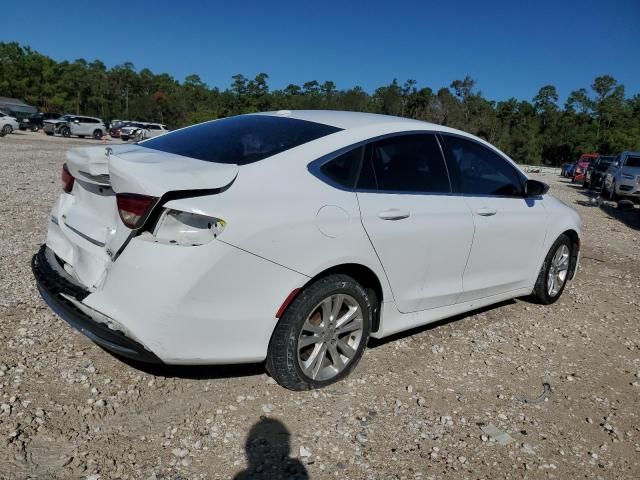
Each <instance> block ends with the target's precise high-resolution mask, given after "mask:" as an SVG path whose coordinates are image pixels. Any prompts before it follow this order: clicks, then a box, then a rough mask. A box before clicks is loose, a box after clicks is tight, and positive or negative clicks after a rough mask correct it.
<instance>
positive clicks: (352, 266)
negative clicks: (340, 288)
mask: <svg viewBox="0 0 640 480" xmlns="http://www.w3.org/2000/svg"><path fill="white" fill-rule="evenodd" d="M337 273H341V274H344V275H348V276H350V277H351V278H353V279H354V280H356V281H357V282H358V283H359V284H360V285H362V287H363V288H364V289H365V290H366V291H367V294H368V295H369V296H370V297H371V295H372V294H373V296H374V298H373V299H372V301H373V303H374V305H373V312H372V316H373V318H372V325H371V331H372V332H377V331H378V330H379V328H380V310H381V308H380V306H381V305H382V302H383V301H384V289H383V287H382V283H381V281H380V278H379V277H378V275H377V274H376V273H375V272H374V271H373V270H372V269H371V268H369V267H367V266H366V265H363V264H360V263H343V264H338V265H334V266H332V267H328V268H325V269H324V270H322V271H321V272H319V273H317V274H315V275H314V276H313V277H311V278H310V279H309V280H308V281H307V282H306V283H305V284H304V285H303V286H302V287H300V288H299V289H298V290H297V291H295V294H294V295H290V296H289V297H288V298H287V299H286V300H285V303H284V304H283V307H284V308H282V307H281V311H282V313H284V312H285V311H286V309H287V308H288V307H289V305H290V304H291V303H292V302H293V300H295V298H296V297H297V296H298V295H299V294H300V292H302V291H303V290H304V289H305V288H306V287H308V286H309V285H311V284H312V283H314V282H316V281H317V280H319V279H320V278H323V277H326V276H328V275H332V274H337Z"/></svg>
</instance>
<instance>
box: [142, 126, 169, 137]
mask: <svg viewBox="0 0 640 480" xmlns="http://www.w3.org/2000/svg"><path fill="white" fill-rule="evenodd" d="M168 131H169V130H168V129H167V126H166V125H163V124H162V123H149V124H147V128H146V129H145V130H144V131H143V135H144V137H143V138H141V139H140V140H144V139H145V138H153V137H157V136H159V135H164V134H165V133H167V132H168Z"/></svg>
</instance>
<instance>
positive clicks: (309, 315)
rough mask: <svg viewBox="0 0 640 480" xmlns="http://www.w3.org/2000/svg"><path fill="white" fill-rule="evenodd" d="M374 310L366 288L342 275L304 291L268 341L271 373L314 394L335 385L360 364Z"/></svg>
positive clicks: (287, 384) (292, 386) (281, 381)
mask: <svg viewBox="0 0 640 480" xmlns="http://www.w3.org/2000/svg"><path fill="white" fill-rule="evenodd" d="M373 309H374V306H372V305H371V299H370V297H369V296H368V295H367V293H366V291H365V289H364V288H363V287H362V285H360V284H359V283H358V282H357V281H355V280H354V279H353V278H351V277H349V276H347V275H343V274H333V275H328V276H326V277H324V278H321V279H319V280H317V281H316V282H314V283H312V284H311V285H309V286H307V287H305V289H304V290H302V291H301V292H300V293H299V294H298V296H297V297H296V298H295V299H294V300H293V302H292V303H291V305H289V307H288V308H287V310H286V311H285V313H284V315H283V316H282V318H281V319H280V321H279V322H278V324H277V325H276V328H275V330H274V332H273V334H272V336H271V341H270V342H269V350H268V354H267V370H268V371H269V373H270V374H271V375H272V376H273V378H274V379H275V380H276V381H277V382H278V383H279V384H280V385H282V386H283V387H286V388H288V389H290V390H311V389H315V388H322V387H325V386H327V385H330V384H332V383H335V382H337V381H339V380H341V379H342V378H344V377H346V376H347V375H349V373H350V372H351V371H352V370H353V369H354V368H355V366H356V365H357V364H358V362H359V361H360V359H361V358H362V355H363V353H364V349H365V347H366V345H367V341H368V340H369V334H370V332H371V312H372V311H373Z"/></svg>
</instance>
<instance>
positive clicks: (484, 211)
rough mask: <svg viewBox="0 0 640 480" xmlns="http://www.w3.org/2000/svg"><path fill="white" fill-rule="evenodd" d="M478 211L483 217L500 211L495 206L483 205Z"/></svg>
mask: <svg viewBox="0 0 640 480" xmlns="http://www.w3.org/2000/svg"><path fill="white" fill-rule="evenodd" d="M476 213H477V214H478V215H480V216H481V217H491V216H492V215H495V214H496V213H498V211H497V210H496V209H494V208H487V207H482V208H479V209H477V210H476Z"/></svg>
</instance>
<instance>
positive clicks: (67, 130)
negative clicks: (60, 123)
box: [60, 127, 71, 138]
mask: <svg viewBox="0 0 640 480" xmlns="http://www.w3.org/2000/svg"><path fill="white" fill-rule="evenodd" d="M60 134H61V135H62V136H63V137H65V138H69V137H70V136H71V129H70V128H69V127H62V128H61V129H60Z"/></svg>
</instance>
